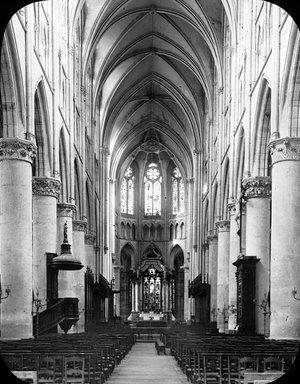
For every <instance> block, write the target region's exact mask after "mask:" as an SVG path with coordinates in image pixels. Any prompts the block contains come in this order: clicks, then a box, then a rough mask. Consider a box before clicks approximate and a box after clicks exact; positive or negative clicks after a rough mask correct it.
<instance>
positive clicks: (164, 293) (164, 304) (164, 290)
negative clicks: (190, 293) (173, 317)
mask: <svg viewBox="0 0 300 384" xmlns="http://www.w3.org/2000/svg"><path fill="white" fill-rule="evenodd" d="M161 283H162V284H161V288H162V312H167V308H168V307H167V302H168V292H167V289H168V282H167V280H166V279H165V278H162V279H161Z"/></svg>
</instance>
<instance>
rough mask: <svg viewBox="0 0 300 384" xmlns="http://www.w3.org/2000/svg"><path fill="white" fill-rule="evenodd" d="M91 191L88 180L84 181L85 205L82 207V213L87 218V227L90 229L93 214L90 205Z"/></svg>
mask: <svg viewBox="0 0 300 384" xmlns="http://www.w3.org/2000/svg"><path fill="white" fill-rule="evenodd" d="M91 200H92V199H91V192H90V185H89V181H88V180H86V182H85V207H84V215H85V217H86V220H87V229H88V230H90V231H91V230H92V228H93V216H92V209H91V208H92V205H91Z"/></svg>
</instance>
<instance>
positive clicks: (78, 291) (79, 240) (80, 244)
mask: <svg viewBox="0 0 300 384" xmlns="http://www.w3.org/2000/svg"><path fill="white" fill-rule="evenodd" d="M85 231H86V222H85V221H82V220H74V221H73V251H72V253H73V255H74V257H77V258H78V259H79V260H80V261H81V262H82V264H84V266H85V267H86V262H85V249H84V234H85ZM85 271H86V268H82V269H80V270H79V271H74V272H73V273H74V275H75V276H76V281H75V285H74V292H75V295H76V297H77V298H78V299H79V302H78V312H79V320H78V322H77V323H76V324H75V325H74V328H75V329H76V332H84V331H85V305H86V304H85V283H84V282H85ZM70 272H71V271H70Z"/></svg>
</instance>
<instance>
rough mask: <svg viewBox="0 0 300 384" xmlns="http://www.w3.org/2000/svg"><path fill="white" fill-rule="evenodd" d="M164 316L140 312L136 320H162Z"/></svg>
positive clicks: (160, 313)
mask: <svg viewBox="0 0 300 384" xmlns="http://www.w3.org/2000/svg"><path fill="white" fill-rule="evenodd" d="M164 317H165V316H164V315H163V313H162V312H159V313H154V312H152V311H150V312H141V313H140V314H139V318H138V320H139V321H141V320H154V321H155V320H164Z"/></svg>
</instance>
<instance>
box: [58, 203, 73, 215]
mask: <svg viewBox="0 0 300 384" xmlns="http://www.w3.org/2000/svg"><path fill="white" fill-rule="evenodd" d="M56 207H57V216H58V217H71V218H73V215H74V212H76V205H74V204H69V203H58V204H57V205H56Z"/></svg>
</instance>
